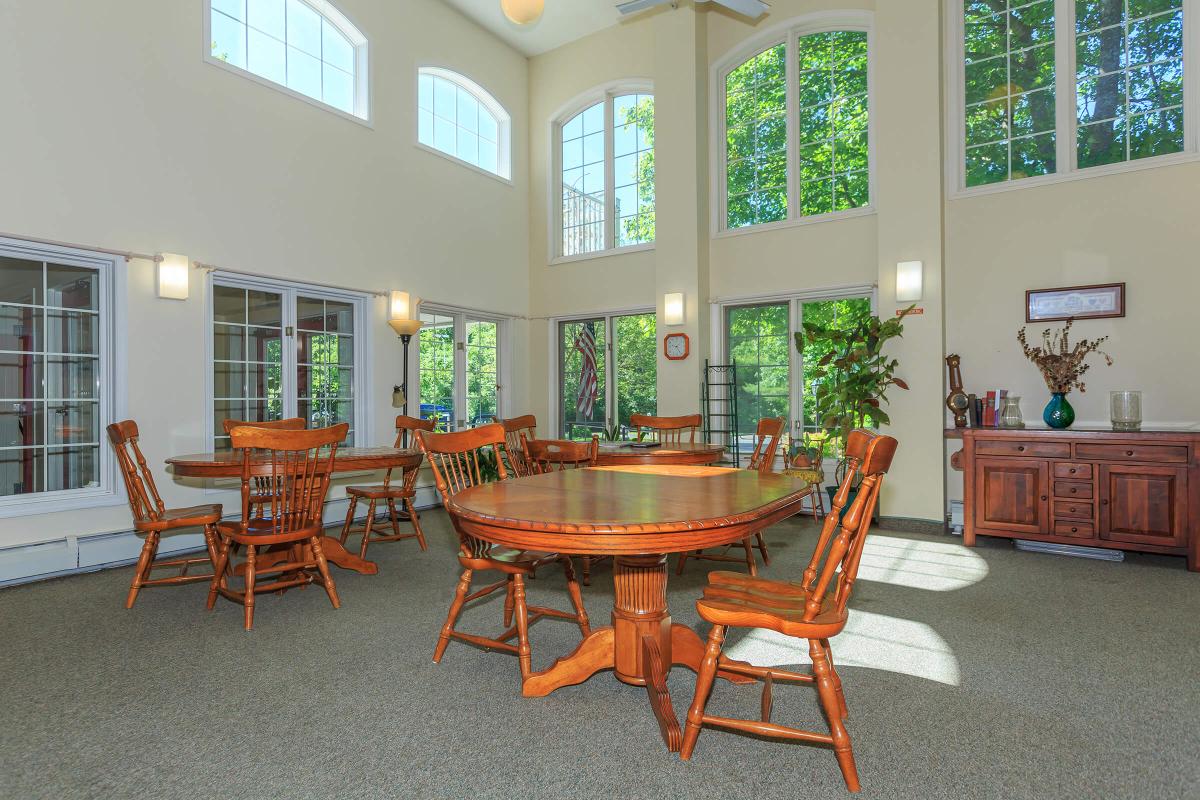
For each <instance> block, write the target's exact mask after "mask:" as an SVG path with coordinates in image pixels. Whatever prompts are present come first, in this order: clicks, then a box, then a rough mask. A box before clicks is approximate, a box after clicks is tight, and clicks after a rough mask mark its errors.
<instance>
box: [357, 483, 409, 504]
mask: <svg viewBox="0 0 1200 800" xmlns="http://www.w3.org/2000/svg"><path fill="white" fill-rule="evenodd" d="M346 494H347V495H348V496H350V497H361V498H363V499H364V500H386V499H388V498H391V499H393V500H399V499H400V498H401V497H414V496H415V495H416V492H415V491H411V490H410V491H405V490H404V487H403V486H394V485H393V486H384V485H383V484H379V485H378V486H347V487H346Z"/></svg>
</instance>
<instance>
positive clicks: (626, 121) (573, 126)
mask: <svg viewBox="0 0 1200 800" xmlns="http://www.w3.org/2000/svg"><path fill="white" fill-rule="evenodd" d="M580 105H581V104H578V103H577V104H575V105H574V106H573V107H572V109H573V110H572V111H571V112H568V113H567V114H566V115H564V116H563V117H562V118H561V119H560V120H559V121H558V122H556V123H555V144H556V148H555V149H556V153H555V156H556V158H555V161H556V168H555V174H556V175H558V176H559V189H560V192H559V193H560V196H561V198H562V200H561V205H560V206H558V208H559V224H558V225H557V226H556V230H557V231H558V242H557V247H556V248H555V255H556V257H558V258H571V257H575V256H582V255H587V254H589V253H599V252H604V251H606V250H615V249H620V248H626V247H636V246H639V245H648V244H650V243H652V242H653V241H654V95H653V94H652V93H651V91H650V90H649V89H648V88H619V89H612V90H609V91H606V92H604V94H603V95H602V96H601V97H600V99H596V100H593V101H591V102H588V101H584V103H583V104H582V105H583V107H582V108H580Z"/></svg>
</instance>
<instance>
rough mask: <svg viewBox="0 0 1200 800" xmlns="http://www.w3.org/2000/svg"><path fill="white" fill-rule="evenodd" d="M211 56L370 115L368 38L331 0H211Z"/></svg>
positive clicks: (360, 114)
mask: <svg viewBox="0 0 1200 800" xmlns="http://www.w3.org/2000/svg"><path fill="white" fill-rule="evenodd" d="M207 3H208V15H207V19H208V37H207V38H208V42H207V50H208V54H209V55H208V58H209V60H210V61H215V62H219V63H221V64H224V65H227V66H230V67H234V68H236V69H238V70H243V71H245V72H248V73H250V74H252V75H256V76H258V77H259V78H262V79H263V80H266V81H270V82H271V83H274V84H277V85H279V86H283V87H286V88H287V89H290V90H291V91H293V92H295V93H297V94H299V95H301V96H303V97H307V98H310V99H312V100H316V101H317V102H319V103H322V104H323V105H327V106H330V107H332V108H335V109H337V110H338V111H343V112H345V113H347V114H352V115H354V116H356V117H360V118H362V119H367V118H368V117H369V112H368V102H367V101H368V92H367V82H366V73H367V40H366V37H364V36H363V35H362V33H360V32H359V30H358V29H357V28H355V27H354V26H353V25H352V24H350V21H349V20H347V19H346V17H345V16H344V15H342V13H341V12H340V11H338V10H337V9H336V8H334V6H333V4H332V3H330V2H329V0H207Z"/></svg>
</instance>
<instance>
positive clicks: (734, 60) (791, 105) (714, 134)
mask: <svg viewBox="0 0 1200 800" xmlns="http://www.w3.org/2000/svg"><path fill="white" fill-rule="evenodd" d="M832 31H861V32H863V33H866V34H867V193H868V197H869V198H870V199H869V200H868V202H867V204H866V205H864V206H859V207H858V208H849V209H845V210H842V211H830V212H828V213H825V214H813V215H809V216H801V215H800V176H799V161H800V115H799V109H798V108H797V103H798V102H799V93H800V89H799V84H800V75H799V69H798V66H797V52H796V50H797V41H798V40H799V38H800V37H801V36H808V35H809V34H813V33H830V32H832ZM780 44H784V45H785V50H786V55H785V56H784V58H785V60H786V63H787V72H786V80H787V192H788V195H787V196H788V215H787V218H786V219H781V220H777V221H775V222H763V223H759V224H757V225H744V226H742V227H740V228H730V227H729V215H728V203H729V191H728V185H727V183H728V177H729V175H728V170H727V166H726V160H727V157H728V152H727V147H726V124H725V123H726V116H725V112H726V106H725V103H726V100H727V98H726V91H725V81H726V78H728V77H729V73H731V72H733V70H735V69H737V68H738V67H740V66H741V65H742V64H744V63H746V62H747V61H748V60H750V59H751V58H753V57H754V56H756V55H758V54H759V53H762V52H763V51H765V50H769V49H771V48H772V47H778V46H779V45H780ZM875 84H876V80H875V14H874V13H873V12H870V11H851V10H847V11H819V12H816V13H812V14H805V15H804V16H800V17H795V18H793V19H790V20H787V21H785V22H781V23H780V24H778V25H775V26H773V27H771V28H768V29H767V30H765V31H763V32H762V33H761V34H759V35H758V36H756V37H754V38H753V39H750V40H749V41H746V42H743V43H741V44H739V45H738V46H737V47H736V48H735V49H733V50H731V51H729V52H728V53H726V54H725V55H724V56H722V57H721V58H720V59H718V60H717V62H716V63H715V64H714V65H713V67H712V70H711V72H710V75H709V86H710V88H709V92H710V97H709V106H710V107H711V108H712V109H713V112H712V114H711V115H710V117H709V119H710V136H709V141H710V147H709V150H710V159H709V173H710V176H711V177H710V191H711V194H712V203H711V206H712V218H711V224H712V231H713V233H712V237H713V238H714V239H718V238H724V237H727V236H744V235H745V234H748V233H758V232H759V231H770V230H777V229H779V228H791V227H795V226H798V225H814V224H819V223H822V222H830V221H833V220H839V219H851V218H853V217H862V216H868V215H871V214H874V213H875V196H876V185H877V183H876V180H875V161H876V158H875V149H876V148H875V128H876V125H875V106H876V103H875Z"/></svg>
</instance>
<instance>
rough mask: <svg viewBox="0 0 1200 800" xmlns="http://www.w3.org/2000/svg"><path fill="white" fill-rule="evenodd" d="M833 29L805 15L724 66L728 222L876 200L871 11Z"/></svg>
mask: <svg viewBox="0 0 1200 800" xmlns="http://www.w3.org/2000/svg"><path fill="white" fill-rule="evenodd" d="M830 27H831V26H830V25H829V24H825V25H823V28H822V29H819V30H816V31H814V30H812V26H810V25H807V24H805V23H803V22H801V23H800V24H797V25H796V26H793V27H792V28H791V29H790V30H789V31H787V32H786V33H784V34H782V36H781V39H782V41H780V40H776V41H775V42H773V43H771V44H770V45H769V46H768V47H766V48H761V47H760V48H759V49H758V50H757V52H755V53H753V54H752V55H750V56H749V57H745V56H739V57H735V58H734V59H733V60H732V63H731V64H730V65H729V66H728V67H727V68H725V69H723V70H722V71H721V74H722V76H723V78H722V80H723V89H724V97H723V99H724V106H723V109H722V112H723V113H722V120H723V122H724V144H723V147H722V151H721V154H722V157H723V162H724V164H723V169H722V171H721V174H722V177H723V179H724V182H725V185H724V191H723V192H721V193H719V202H720V208H721V214H720V220H721V225H722V227H724V228H726V229H733V228H745V227H747V226H751V225H761V224H765V223H778V222H785V221H788V220H795V219H800V218H804V217H818V216H821V215H823V214H831V213H834V212H839V211H850V210H852V209H857V208H863V207H866V206H868V205H869V204H870V202H871V191H870V189H871V179H870V175H871V170H870V124H869V122H870V117H869V114H868V94H869V81H868V72H869V60H868V58H869V53H868V49H869V33H868V30H869V27H870V15H869V14H866V13H861V14H860V13H855V14H849V15H847V18H846V20H845V22H844V24H841V25H838V24H833V25H832V28H833V29H832V30H831V29H830ZM793 120H794V121H795V122H794V124H793Z"/></svg>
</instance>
